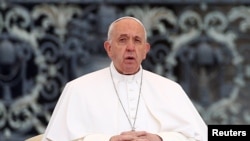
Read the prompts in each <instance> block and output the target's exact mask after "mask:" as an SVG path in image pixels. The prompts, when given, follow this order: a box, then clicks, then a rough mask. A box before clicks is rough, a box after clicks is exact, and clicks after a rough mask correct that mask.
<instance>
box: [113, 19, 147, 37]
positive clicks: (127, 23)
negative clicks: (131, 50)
mask: <svg viewBox="0 0 250 141" xmlns="http://www.w3.org/2000/svg"><path fill="white" fill-rule="evenodd" d="M113 34H114V35H116V36H120V35H130V36H139V37H142V38H143V37H144V36H145V33H144V29H143V26H142V25H141V24H140V23H138V22H137V21H135V20H134V19H122V20H119V21H117V22H116V23H114V29H113Z"/></svg>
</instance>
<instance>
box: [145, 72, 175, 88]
mask: <svg viewBox="0 0 250 141" xmlns="http://www.w3.org/2000/svg"><path fill="white" fill-rule="evenodd" d="M144 74H145V79H147V81H149V82H152V83H158V84H159V82H162V84H164V85H165V84H168V85H176V86H179V84H178V83H177V82H175V81H174V80H171V79H169V78H167V77H164V76H161V75H159V74H156V73H154V72H150V71H148V70H144Z"/></svg>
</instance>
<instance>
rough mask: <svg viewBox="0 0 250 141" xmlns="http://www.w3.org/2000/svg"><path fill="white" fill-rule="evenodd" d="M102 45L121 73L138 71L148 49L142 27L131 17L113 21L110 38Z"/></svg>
mask: <svg viewBox="0 0 250 141" xmlns="http://www.w3.org/2000/svg"><path fill="white" fill-rule="evenodd" d="M104 47H105V50H106V51H107V54H108V56H109V57H110V58H111V59H112V60H113V62H114V65H115V67H116V69H117V70H118V71H119V72H120V73H122V74H134V73H136V72H137V71H139V68H140V65H141V62H142V61H143V60H144V59H145V58H146V55H147V53H148V51H149V49H150V45H149V44H148V43H147V41H146V39H145V32H144V29H143V27H142V26H141V25H140V24H139V23H138V22H137V21H135V20H133V19H122V20H120V21H118V22H117V23H115V25H114V27H113V30H112V32H111V36H110V40H109V41H106V42H105V43H104Z"/></svg>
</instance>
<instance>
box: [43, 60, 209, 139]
mask: <svg viewBox="0 0 250 141" xmlns="http://www.w3.org/2000/svg"><path fill="white" fill-rule="evenodd" d="M110 67H111V70H112V74H114V75H113V77H114V82H115V85H116V86H117V88H118V93H122V92H123V89H124V87H125V86H124V85H122V84H121V86H119V81H121V82H122V83H123V82H124V83H123V84H125V85H126V84H128V82H127V80H126V81H123V80H119V79H123V78H125V79H126V77H130V78H131V76H125V75H121V74H119V73H118V72H117V71H116V70H115V69H114V66H113V64H112V63H111V65H110ZM141 73H142V68H141V69H140V72H138V73H137V74H136V75H135V76H134V78H135V79H134V81H135V82H136V84H135V85H136V87H135V90H136V91H137V90H139V84H140V77H141ZM130 78H128V79H130ZM125 94H126V93H125ZM119 95H120V96H121V97H124V94H123V95H121V94H119ZM135 97H136V98H137V96H135ZM135 97H134V98H135ZM129 101H130V100H128V99H127V100H123V104H124V107H126V110H128V111H127V112H128V113H129V107H128V106H127V104H126V102H127V103H129ZM134 103H135V102H134ZM130 104H131V102H130ZM136 104H137V101H136ZM139 104H140V105H139V109H138V115H137V119H136V122H135V123H136V124H135V125H136V126H135V127H136V130H138V131H142V130H144V131H147V132H151V133H155V134H158V135H159V136H161V137H162V138H163V141H187V140H189V141H192V140H197V141H207V125H206V124H205V122H204V121H203V119H202V118H201V116H200V115H199V113H198V111H197V110H196V109H195V107H194V105H193V104H192V102H191V101H190V99H189V98H188V96H187V95H186V93H185V92H184V91H183V89H182V88H181V87H180V85H179V84H177V83H176V82H174V81H171V80H169V79H167V78H165V77H162V76H160V75H157V74H154V73H151V72H149V71H146V70H143V77H142V90H141V100H140V103H139ZM133 106H135V104H134V105H133V103H132V107H133ZM128 130H131V127H130V125H129V122H128V119H127V118H126V116H125V114H124V111H123V110H122V106H121V104H120V103H119V100H118V98H117V95H116V92H115V88H114V86H113V83H112V79H111V75H110V69H109V68H104V69H102V70H99V71H96V72H92V73H90V74H87V75H84V76H82V77H79V78H77V79H75V80H73V81H71V82H69V83H67V84H66V86H65V88H64V90H63V92H62V94H61V97H60V98H59V101H58V103H57V105H56V107H55V109H54V112H53V114H52V117H51V119H50V121H49V124H48V126H47V128H46V131H45V133H44V137H43V141H47V140H52V141H73V140H81V141H109V139H110V137H111V136H113V135H116V134H120V133H121V132H122V131H128Z"/></svg>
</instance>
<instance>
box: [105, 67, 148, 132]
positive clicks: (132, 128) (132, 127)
mask: <svg viewBox="0 0 250 141" xmlns="http://www.w3.org/2000/svg"><path fill="white" fill-rule="evenodd" d="M109 71H110V76H111V79H112V82H113V85H114V89H115V93H116V95H117V97H118V99H119V102H120V104H121V106H122V109H123V111H124V113H125V115H126V117H127V119H128V122H129V125H130V127H131V130H132V131H135V121H136V119H137V113H138V108H139V103H140V97H141V88H142V76H143V74H142V73H143V70H142V73H141V82H140V89H139V95H138V100H137V106H136V112H135V120H134V122H133V124H132V123H131V121H130V119H129V116H128V113H127V112H126V110H125V108H124V106H123V104H122V101H121V98H120V96H119V94H118V91H117V88H116V85H115V82H114V78H113V75H112V72H111V68H109Z"/></svg>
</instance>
